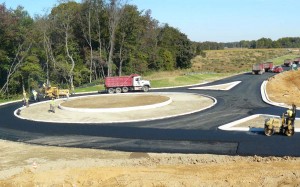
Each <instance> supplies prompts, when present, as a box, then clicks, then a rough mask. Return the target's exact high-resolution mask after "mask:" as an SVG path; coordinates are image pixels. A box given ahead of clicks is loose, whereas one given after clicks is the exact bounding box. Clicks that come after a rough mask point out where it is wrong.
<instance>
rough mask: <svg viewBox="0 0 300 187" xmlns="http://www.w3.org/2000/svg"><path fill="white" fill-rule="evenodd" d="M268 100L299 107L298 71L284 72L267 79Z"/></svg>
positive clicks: (299, 81)
mask: <svg viewBox="0 0 300 187" xmlns="http://www.w3.org/2000/svg"><path fill="white" fill-rule="evenodd" d="M267 93H268V96H269V99H270V100H272V101H275V102H278V103H286V104H288V105H292V104H293V103H294V104H295V105H296V106H298V107H300V70H298V71H285V72H283V73H280V74H278V75H276V76H273V77H271V78H270V79H269V81H268V83H267Z"/></svg>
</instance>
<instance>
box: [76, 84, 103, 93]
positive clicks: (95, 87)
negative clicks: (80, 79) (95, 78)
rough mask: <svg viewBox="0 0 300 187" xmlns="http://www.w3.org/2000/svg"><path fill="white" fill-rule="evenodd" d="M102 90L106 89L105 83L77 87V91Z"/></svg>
mask: <svg viewBox="0 0 300 187" xmlns="http://www.w3.org/2000/svg"><path fill="white" fill-rule="evenodd" d="M100 90H104V85H95V86H87V87H80V88H75V93H80V92H95V91H100Z"/></svg>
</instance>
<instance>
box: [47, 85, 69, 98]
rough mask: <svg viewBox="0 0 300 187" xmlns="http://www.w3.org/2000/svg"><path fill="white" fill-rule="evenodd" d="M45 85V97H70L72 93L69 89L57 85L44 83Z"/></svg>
mask: <svg viewBox="0 0 300 187" xmlns="http://www.w3.org/2000/svg"><path fill="white" fill-rule="evenodd" d="M43 87H44V97H48V98H56V99H58V98H59V97H68V96H69V95H70V91H69V89H59V88H57V87H52V86H46V85H43Z"/></svg>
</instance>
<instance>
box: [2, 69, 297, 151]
mask: <svg viewBox="0 0 300 187" xmlns="http://www.w3.org/2000/svg"><path fill="white" fill-rule="evenodd" d="M270 76H272V74H271V73H265V74H263V75H252V74H250V73H245V74H242V75H237V76H233V77H230V78H226V79H223V80H219V81H215V82H213V83H210V84H207V85H216V84H223V83H229V82H233V81H242V82H241V83H240V84H238V85H237V86H235V87H234V88H232V89H231V90H229V91H208V90H194V89H193V90H190V89H187V88H188V87H182V88H172V89H164V90H155V91H158V92H189V93H199V94H205V95H210V96H213V97H215V98H216V99H217V101H218V103H217V104H216V105H215V106H214V107H212V108H210V109H208V110H205V111H201V112H197V113H194V114H190V115H186V116H180V117H174V118H168V119H161V120H154V121H146V122H130V123H115V124H99V125H86V124H85V125H79V124H67V125H66V124H53V123H46V122H45V123H42V122H34V121H27V120H21V119H19V118H17V117H15V116H14V115H13V111H14V110H15V109H16V108H18V107H20V106H21V103H15V104H9V105H5V106H0V114H1V117H0V139H5V140H12V141H18V142H25V143H31V144H40V145H54V146H65V147H81V148H95V149H108V150H121V151H132V152H166V153H208V154H225V155H261V156H271V155H272V156H300V134H298V133H295V135H294V136H292V137H286V136H282V135H274V136H271V137H267V136H265V135H264V134H262V133H257V132H233V131H231V132H230V131H222V130H218V126H220V125H224V124H226V123H229V122H232V121H235V120H238V119H241V118H243V117H246V116H249V115H252V114H273V115H280V114H282V113H283V112H284V111H285V109H284V108H279V107H274V106H271V105H268V104H266V103H264V102H263V101H262V98H261V94H260V86H261V83H262V82H263V81H264V80H266V79H267V78H268V77H270ZM207 85H205V86H207ZM298 115H299V112H298ZM54 116H55V115H54Z"/></svg>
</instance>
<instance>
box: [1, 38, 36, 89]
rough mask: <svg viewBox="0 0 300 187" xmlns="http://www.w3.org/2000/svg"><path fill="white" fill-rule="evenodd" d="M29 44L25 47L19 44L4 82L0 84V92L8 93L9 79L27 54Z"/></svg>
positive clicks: (29, 47)
mask: <svg viewBox="0 0 300 187" xmlns="http://www.w3.org/2000/svg"><path fill="white" fill-rule="evenodd" d="M31 45H32V44H31V43H30V44H29V45H28V46H27V47H24V44H20V45H19V47H18V50H17V52H16V55H15V57H14V59H13V61H12V63H11V65H10V68H9V70H8V72H7V77H6V82H5V83H4V85H3V86H2V88H1V90H0V93H3V94H6V93H9V84H10V80H11V78H12V77H13V75H14V73H15V72H16V71H17V70H18V69H19V68H20V67H21V65H22V62H23V61H24V58H25V57H26V56H27V55H28V52H29V50H30V49H31Z"/></svg>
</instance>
